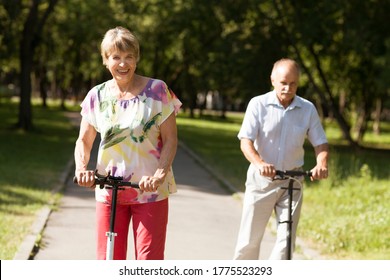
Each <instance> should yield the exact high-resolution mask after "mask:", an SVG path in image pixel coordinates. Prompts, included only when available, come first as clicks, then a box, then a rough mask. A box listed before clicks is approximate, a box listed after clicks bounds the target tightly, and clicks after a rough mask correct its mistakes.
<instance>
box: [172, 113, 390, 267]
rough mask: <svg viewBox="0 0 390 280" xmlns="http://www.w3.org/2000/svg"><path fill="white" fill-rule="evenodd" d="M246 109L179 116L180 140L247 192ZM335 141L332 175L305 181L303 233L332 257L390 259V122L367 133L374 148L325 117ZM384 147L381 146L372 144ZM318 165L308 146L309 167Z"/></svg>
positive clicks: (301, 234)
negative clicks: (350, 141) (355, 142)
mask: <svg viewBox="0 0 390 280" xmlns="http://www.w3.org/2000/svg"><path fill="white" fill-rule="evenodd" d="M242 117H243V115H242V114H234V115H230V114H229V115H228V117H227V118H226V119H224V120H222V119H220V118H218V117H215V116H210V115H209V116H205V117H201V118H200V117H197V118H195V119H190V118H188V116H186V115H184V114H182V115H180V116H179V118H178V119H177V123H178V131H179V139H180V140H181V141H183V142H184V143H185V144H186V145H187V146H188V147H190V148H191V149H192V150H194V151H195V152H196V153H197V154H199V155H200V156H201V157H202V158H203V159H204V160H205V161H206V162H207V163H208V165H210V166H213V167H214V168H215V169H216V170H217V171H218V172H219V173H220V174H222V175H223V176H224V177H225V178H226V179H227V180H228V181H230V182H231V183H232V184H233V185H234V186H235V187H236V188H237V189H238V190H241V191H244V182H245V177H246V170H247V167H248V162H247V161H246V159H245V158H244V156H243V155H242V153H241V151H240V148H239V141H238V139H237V133H238V131H239V128H240V125H241V122H242ZM325 127H326V134H327V137H328V139H329V142H330V144H331V158H330V163H329V169H330V177H329V178H328V180H323V181H320V182H318V181H316V182H306V188H305V195H304V197H305V198H304V204H303V210H302V216H301V221H300V226H299V230H298V235H299V236H300V237H302V238H304V239H305V240H306V241H307V242H311V243H312V244H313V247H315V248H316V249H318V250H319V251H321V252H322V254H324V255H325V256H326V257H327V258H330V259H390V232H389V231H388V230H387V229H388V228H390V215H389V214H390V213H389V212H390V202H389V201H390V189H389V187H388V182H389V179H390V175H389V174H390V173H389V171H388V166H389V158H390V141H388V139H389V137H390V124H389V123H383V124H382V132H383V134H382V135H381V136H376V135H373V134H372V133H370V132H368V133H367V134H366V136H365V139H367V140H366V141H367V142H366V145H367V146H368V147H370V148H367V149H361V150H360V151H354V150H351V148H349V147H348V146H346V145H345V144H346V143H345V141H342V140H341V139H340V137H341V133H340V131H339V130H338V128H337V125H336V124H335V123H333V122H326V124H325ZM373 147H377V148H378V147H379V148H381V149H373ZM314 164H315V158H314V151H313V148H312V147H310V146H307V147H306V154H305V166H304V168H305V169H311V168H312V167H313V166H314Z"/></svg>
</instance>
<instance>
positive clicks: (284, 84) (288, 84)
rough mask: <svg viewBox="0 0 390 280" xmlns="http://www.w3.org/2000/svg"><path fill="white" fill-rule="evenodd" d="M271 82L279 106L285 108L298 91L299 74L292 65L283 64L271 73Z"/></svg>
mask: <svg viewBox="0 0 390 280" xmlns="http://www.w3.org/2000/svg"><path fill="white" fill-rule="evenodd" d="M271 82H272V86H273V87H274V90H275V92H276V95H277V97H278V99H279V101H280V104H282V106H283V107H284V108H287V107H288V106H289V105H290V104H291V102H292V101H293V99H294V97H295V95H296V92H297V89H298V83H299V73H298V71H297V69H296V68H295V67H294V66H293V65H292V64H289V63H283V64H281V65H279V66H278V67H277V68H276V69H275V70H274V72H273V73H272V75H271Z"/></svg>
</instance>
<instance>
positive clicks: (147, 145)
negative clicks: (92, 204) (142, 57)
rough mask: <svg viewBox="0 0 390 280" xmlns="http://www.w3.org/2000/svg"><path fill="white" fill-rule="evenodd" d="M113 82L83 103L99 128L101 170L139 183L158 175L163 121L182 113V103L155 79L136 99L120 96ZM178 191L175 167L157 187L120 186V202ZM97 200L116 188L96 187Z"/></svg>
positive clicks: (156, 197)
mask: <svg viewBox="0 0 390 280" xmlns="http://www.w3.org/2000/svg"><path fill="white" fill-rule="evenodd" d="M108 84H109V82H105V83H102V84H100V85H97V86H95V87H94V88H92V89H91V90H90V91H89V92H88V94H87V96H86V97H85V99H84V101H83V102H82V104H81V107H82V109H81V115H82V116H83V118H85V119H86V120H87V121H88V123H90V124H91V125H92V126H93V127H94V128H95V129H96V131H97V132H99V133H100V136H101V140H100V145H99V151H98V158H97V167H96V168H97V171H98V172H99V173H100V174H107V173H108V172H110V174H111V175H112V176H122V177H123V178H124V181H127V182H134V183H138V182H139V181H140V180H141V178H142V176H152V175H154V173H155V171H156V169H157V167H158V162H159V158H160V153H161V149H162V146H163V143H162V140H161V133H160V125H161V124H162V123H163V122H164V121H165V120H166V119H167V118H168V117H169V116H170V115H171V114H172V113H175V114H176V113H177V112H178V110H179V108H180V106H181V102H180V101H179V99H178V98H177V97H176V96H175V94H174V93H173V92H172V91H170V90H169V89H168V87H167V85H166V84H165V83H164V82H163V81H161V80H157V79H150V80H149V81H148V83H147V85H146V87H145V88H144V89H143V91H142V92H141V93H140V94H139V95H137V96H136V97H134V98H132V99H127V100H119V99H117V97H115V96H114V95H113V94H112V92H111V91H110V87H109V86H108ZM174 192H176V183H175V179H174V176H173V172H172V170H170V171H169V172H168V174H167V176H166V179H165V181H164V183H163V184H162V185H161V186H160V187H159V188H158V190H157V191H156V192H144V193H141V192H140V191H139V190H137V189H133V188H126V189H124V190H119V192H118V198H117V202H118V204H136V203H146V202H154V201H159V200H163V199H165V198H167V197H168V196H169V194H170V193H174ZM95 195H96V200H97V201H99V202H104V203H110V202H111V190H110V189H105V188H103V189H100V188H98V187H97V188H96V193H95Z"/></svg>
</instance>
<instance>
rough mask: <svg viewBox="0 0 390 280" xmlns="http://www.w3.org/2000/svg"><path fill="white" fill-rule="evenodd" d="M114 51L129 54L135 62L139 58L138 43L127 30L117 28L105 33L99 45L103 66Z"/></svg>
mask: <svg viewBox="0 0 390 280" xmlns="http://www.w3.org/2000/svg"><path fill="white" fill-rule="evenodd" d="M114 51H120V52H131V53H132V54H133V55H134V56H135V58H136V60H137V62H138V61H139V58H140V51H139V42H138V39H137V37H135V35H134V34H133V33H131V32H130V31H129V30H128V29H126V28H124V27H121V26H117V27H115V28H112V29H110V30H108V31H107V32H106V34H105V35H104V38H103V41H102V43H101V45H100V52H101V55H102V58H103V64H104V65H106V64H107V59H108V57H109V56H110V54H111V53H113V52H114Z"/></svg>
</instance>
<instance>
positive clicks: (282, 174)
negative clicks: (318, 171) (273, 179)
mask: <svg viewBox="0 0 390 280" xmlns="http://www.w3.org/2000/svg"><path fill="white" fill-rule="evenodd" d="M276 176H279V177H281V178H285V177H299V176H308V177H311V176H312V173H311V172H310V171H301V170H286V171H282V170H276Z"/></svg>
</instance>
